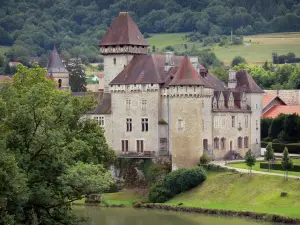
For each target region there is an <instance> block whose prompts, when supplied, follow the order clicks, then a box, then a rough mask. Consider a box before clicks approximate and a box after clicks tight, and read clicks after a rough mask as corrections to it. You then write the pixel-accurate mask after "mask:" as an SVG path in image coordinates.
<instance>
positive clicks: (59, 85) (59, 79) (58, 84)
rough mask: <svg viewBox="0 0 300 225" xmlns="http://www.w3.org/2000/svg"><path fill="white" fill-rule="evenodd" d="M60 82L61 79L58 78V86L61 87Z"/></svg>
mask: <svg viewBox="0 0 300 225" xmlns="http://www.w3.org/2000/svg"><path fill="white" fill-rule="evenodd" d="M61 83H62V80H61V79H58V88H61Z"/></svg>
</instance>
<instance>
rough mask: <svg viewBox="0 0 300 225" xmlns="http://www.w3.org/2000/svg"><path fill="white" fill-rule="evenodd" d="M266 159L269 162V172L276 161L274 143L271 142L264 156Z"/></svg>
mask: <svg viewBox="0 0 300 225" xmlns="http://www.w3.org/2000/svg"><path fill="white" fill-rule="evenodd" d="M264 159H265V160H266V161H267V162H268V171H270V168H271V162H272V160H273V159H274V150H273V148H272V142H269V143H268V145H267V148H266V151H265V154H264Z"/></svg>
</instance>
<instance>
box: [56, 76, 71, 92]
mask: <svg viewBox="0 0 300 225" xmlns="http://www.w3.org/2000/svg"><path fill="white" fill-rule="evenodd" d="M52 76H53V78H54V79H55V81H56V82H57V83H58V80H59V79H61V81H62V82H61V88H62V89H69V86H70V84H69V73H52Z"/></svg>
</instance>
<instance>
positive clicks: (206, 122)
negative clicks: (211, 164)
mask: <svg viewBox="0 0 300 225" xmlns="http://www.w3.org/2000/svg"><path fill="white" fill-rule="evenodd" d="M203 106H204V107H203ZM201 107H202V112H203V119H202V123H203V124H202V132H203V139H202V145H203V140H204V139H207V141H208V146H207V147H208V148H207V150H205V149H204V151H205V152H206V153H207V154H208V155H211V152H212V148H213V142H212V135H213V131H212V129H213V127H212V121H213V117H212V97H211V96H210V97H205V98H203V99H202V100H201Z"/></svg>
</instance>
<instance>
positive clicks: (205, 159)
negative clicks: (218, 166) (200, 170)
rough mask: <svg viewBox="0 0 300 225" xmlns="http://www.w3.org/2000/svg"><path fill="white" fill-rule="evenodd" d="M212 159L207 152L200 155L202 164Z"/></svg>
mask: <svg viewBox="0 0 300 225" xmlns="http://www.w3.org/2000/svg"><path fill="white" fill-rule="evenodd" d="M210 161H211V159H210V158H209V157H208V155H207V154H206V153H203V155H202V156H201V157H200V165H206V164H208V163H209V162H210Z"/></svg>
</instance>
